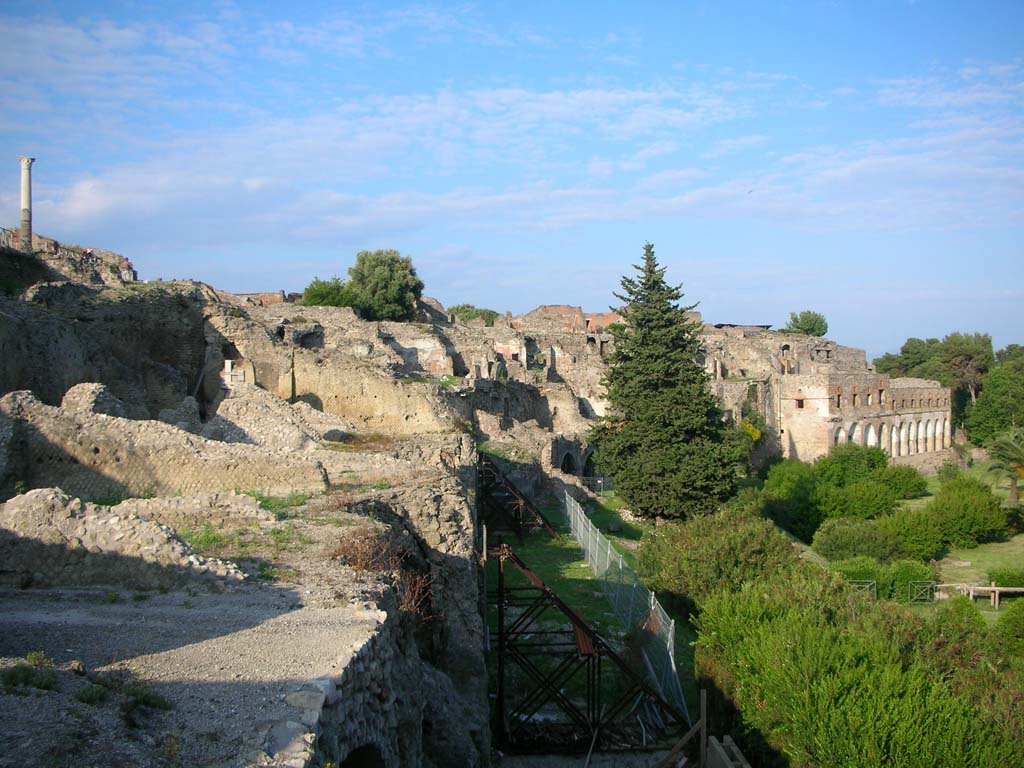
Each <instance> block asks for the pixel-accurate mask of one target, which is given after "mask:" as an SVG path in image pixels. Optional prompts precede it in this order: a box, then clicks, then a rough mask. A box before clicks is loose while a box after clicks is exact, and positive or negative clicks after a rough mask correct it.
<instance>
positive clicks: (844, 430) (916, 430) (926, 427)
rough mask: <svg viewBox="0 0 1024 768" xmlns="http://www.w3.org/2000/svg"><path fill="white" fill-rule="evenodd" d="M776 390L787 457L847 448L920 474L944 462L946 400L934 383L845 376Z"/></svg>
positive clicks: (790, 382) (787, 379)
mask: <svg viewBox="0 0 1024 768" xmlns="http://www.w3.org/2000/svg"><path fill="white" fill-rule="evenodd" d="M780 384H781V390H780V398H779V415H780V422H781V423H782V424H783V425H784V429H785V430H786V432H787V434H786V435H785V437H784V442H783V445H784V446H785V447H786V449H787V450H786V455H788V456H791V457H793V458H800V459H803V460H805V461H812V460H813V459H815V458H817V457H818V456H821V455H824V454H826V453H828V451H829V450H831V448H832V446H833V445H838V444H841V443H846V442H851V443H857V444H858V445H869V446H877V447H879V448H881V449H882V450H883V451H885V452H886V453H887V454H888V455H889V456H890V457H891V458H892V459H893V461H894V462H896V463H905V464H913V465H915V466H918V467H920V468H922V469H926V470H931V469H935V468H936V462H938V464H939V465H941V463H942V462H943V461H945V460H947V459H948V458H950V448H951V447H952V444H951V432H952V421H951V415H950V414H951V412H950V402H951V400H950V397H951V395H950V390H949V389H948V388H946V387H942V386H940V385H939V384H938V383H937V382H930V381H926V380H912V379H910V380H908V379H890V378H889V377H888V376H885V375H882V374H877V373H873V372H863V373H852V372H851V373H844V374H840V373H835V374H816V375H799V376H784V377H780ZM936 454H941V458H937V457H936Z"/></svg>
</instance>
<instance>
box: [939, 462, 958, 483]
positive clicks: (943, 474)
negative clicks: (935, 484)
mask: <svg viewBox="0 0 1024 768" xmlns="http://www.w3.org/2000/svg"><path fill="white" fill-rule="evenodd" d="M961 473H962V470H961V469H960V465H959V464H957V463H956V462H955V461H951V460H948V459H947V460H946V461H944V462H943V464H942V466H941V467H939V471H938V472H936V473H935V475H936V477H938V478H939V484H941V485H944V484H946V483H948V482H949V481H950V480H956V479H957V478H958V477H960V475H961Z"/></svg>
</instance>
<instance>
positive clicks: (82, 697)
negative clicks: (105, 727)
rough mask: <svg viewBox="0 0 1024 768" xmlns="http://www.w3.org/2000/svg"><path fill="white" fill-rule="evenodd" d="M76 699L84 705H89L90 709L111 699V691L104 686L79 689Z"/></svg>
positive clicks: (75, 695)
mask: <svg viewBox="0 0 1024 768" xmlns="http://www.w3.org/2000/svg"><path fill="white" fill-rule="evenodd" d="M74 697H75V701H80V702H82V703H83V704H88V705H89V706H90V707H95V706H96V705H97V704H102V703H103V702H105V701H106V700H107V699H108V698H109V697H110V691H108V690H107V689H106V688H104V687H103V686H102V685H87V686H85V687H84V688H79V689H78V690H77V691H75V693H74Z"/></svg>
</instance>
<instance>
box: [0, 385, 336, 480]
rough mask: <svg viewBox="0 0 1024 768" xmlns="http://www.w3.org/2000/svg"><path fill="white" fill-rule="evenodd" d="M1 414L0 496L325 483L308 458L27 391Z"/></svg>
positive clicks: (0, 406) (7, 401) (10, 399)
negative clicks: (24, 491)
mask: <svg viewBox="0 0 1024 768" xmlns="http://www.w3.org/2000/svg"><path fill="white" fill-rule="evenodd" d="M0 414H3V416H5V417H6V418H7V419H9V421H10V423H11V424H12V425H13V429H12V430H11V432H12V434H11V437H10V438H9V441H8V442H7V444H5V445H0V454H6V465H7V471H6V475H5V476H4V477H3V478H0V493H4V494H6V496H10V495H11V494H12V493H13V492H14V486H15V484H16V483H21V484H22V485H23V486H24V487H25V488H44V487H60V488H62V489H64V490H65V491H66V492H67V493H69V494H72V495H75V496H81V497H83V498H100V497H110V496H121V497H124V496H142V495H147V494H149V495H152V494H159V495H171V494H176V493H185V494H190V493H199V492H204V491H218V490H222V489H224V488H242V489H253V490H259V491H263V492H265V493H276V494H285V493H289V492H290V491H307V492H318V491H324V490H326V488H327V476H326V473H325V472H324V469H323V466H321V464H320V463H319V462H317V461H315V460H313V459H311V458H306V457H303V456H302V455H296V454H293V453H290V452H288V451H282V450H271V449H267V448H261V447H258V446H247V445H230V444H226V443H219V442H216V441H212V440H205V439H204V438H201V437H197V436H195V435H191V434H188V433H187V432H183V431H182V430H180V429H177V428H176V427H172V426H170V425H168V424H163V423H161V422H155V421H132V420H130V419H121V418H117V417H115V416H107V415H105V414H99V413H79V412H70V411H66V410H64V409H62V408H56V407H53V406H48V405H44V404H43V403H41V402H39V400H37V399H36V398H35V397H34V396H32V394H31V393H28V392H12V393H11V394H8V395H6V396H4V397H3V398H2V399H0Z"/></svg>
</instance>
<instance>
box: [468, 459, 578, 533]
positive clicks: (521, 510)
mask: <svg viewBox="0 0 1024 768" xmlns="http://www.w3.org/2000/svg"><path fill="white" fill-rule="evenodd" d="M477 469H478V473H477V476H478V478H479V483H480V501H481V503H482V505H483V507H484V516H485V519H486V520H487V526H488V528H489V529H490V530H491V531H495V530H501V529H504V530H508V531H511V532H513V533H515V534H516V535H517V536H519V537H520V539H521V538H522V535H523V533H525V532H527V531H532V530H537V529H538V528H543V529H544V530H545V531H547V532H548V533H549V534H550V535H551V536H552V537H553V538H556V539H557V538H560V536H559V535H558V532H557V531H556V530H555V529H554V528H553V527H552V525H551V523H549V522H548V521H547V520H546V519H545V518H544V515H542V514H541V513H540V510H538V509H537V508H536V507H535V506H534V505H533V504H532V503H530V500H529V499H527V498H526V497H525V496H523V494H521V493H520V492H519V489H518V488H516V487H515V485H514V484H513V483H512V481H510V480H509V479H508V478H507V477H505V473H504V472H502V471H501V467H499V466H498V463H497V462H496V461H494V459H492V458H491V457H490V456H488V455H487V454H486V453H480V454H478V459H477Z"/></svg>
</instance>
